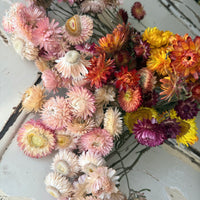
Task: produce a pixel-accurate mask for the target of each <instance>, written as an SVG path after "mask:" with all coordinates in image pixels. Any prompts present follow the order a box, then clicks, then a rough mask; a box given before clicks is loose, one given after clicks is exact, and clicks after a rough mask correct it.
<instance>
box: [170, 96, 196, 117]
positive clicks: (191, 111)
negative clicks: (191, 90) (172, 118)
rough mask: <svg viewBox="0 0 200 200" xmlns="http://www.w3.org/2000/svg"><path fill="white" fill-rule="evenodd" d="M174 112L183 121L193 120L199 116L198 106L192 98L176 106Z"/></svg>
mask: <svg viewBox="0 0 200 200" xmlns="http://www.w3.org/2000/svg"><path fill="white" fill-rule="evenodd" d="M174 110H175V111H176V112H177V115H178V116H179V117H180V118H181V119H185V120H187V119H193V118H194V117H195V116H197V114H198V111H199V109H198V107H197V104H196V103H195V101H194V99H192V98H189V99H186V100H185V101H183V100H180V101H178V104H177V105H176V106H175V108H174Z"/></svg>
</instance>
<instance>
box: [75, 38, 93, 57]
mask: <svg viewBox="0 0 200 200" xmlns="http://www.w3.org/2000/svg"><path fill="white" fill-rule="evenodd" d="M75 48H76V50H78V51H80V52H81V53H82V54H84V55H86V56H91V57H92V56H94V55H96V54H97V52H96V49H95V43H94V42H93V43H92V44H90V43H85V44H80V45H76V46H75Z"/></svg>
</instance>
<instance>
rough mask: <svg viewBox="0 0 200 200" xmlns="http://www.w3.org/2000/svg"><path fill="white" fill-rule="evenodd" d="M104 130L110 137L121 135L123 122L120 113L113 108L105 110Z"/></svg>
mask: <svg viewBox="0 0 200 200" xmlns="http://www.w3.org/2000/svg"><path fill="white" fill-rule="evenodd" d="M104 129H105V130H107V131H108V132H109V133H110V134H111V135H112V136H119V135H120V134H121V133H122V129H123V121H122V117H121V112H120V111H119V110H118V109H117V108H116V107H115V108H114V109H113V108H112V107H109V108H108V109H107V110H106V113H105V118H104Z"/></svg>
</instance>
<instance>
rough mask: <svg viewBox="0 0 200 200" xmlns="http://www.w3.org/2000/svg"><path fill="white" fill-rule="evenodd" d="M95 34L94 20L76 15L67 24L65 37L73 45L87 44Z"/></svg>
mask: <svg viewBox="0 0 200 200" xmlns="http://www.w3.org/2000/svg"><path fill="white" fill-rule="evenodd" d="M92 34H93V20H92V18H91V17H89V16H86V15H74V16H73V17H71V18H70V19H68V20H67V22H66V23H65V36H66V38H67V41H68V42H69V44H71V45H77V44H82V43H84V42H86V41H87V40H88V39H89V38H90V37H91V36H92Z"/></svg>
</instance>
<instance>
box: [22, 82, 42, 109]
mask: <svg viewBox="0 0 200 200" xmlns="http://www.w3.org/2000/svg"><path fill="white" fill-rule="evenodd" d="M44 97H45V96H44V89H43V88H42V87H41V86H40V85H37V86H35V85H34V86H32V87H30V88H29V89H28V90H26V91H25V93H24V95H23V97H22V107H23V109H24V110H26V111H28V112H32V111H34V112H37V111H39V110H40V109H41V108H42V105H43V103H44Z"/></svg>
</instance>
